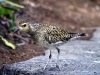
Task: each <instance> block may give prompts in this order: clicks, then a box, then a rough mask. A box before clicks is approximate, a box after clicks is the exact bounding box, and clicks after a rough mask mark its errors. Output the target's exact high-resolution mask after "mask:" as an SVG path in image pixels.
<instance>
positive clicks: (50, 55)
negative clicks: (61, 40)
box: [44, 50, 52, 70]
mask: <svg viewBox="0 0 100 75" xmlns="http://www.w3.org/2000/svg"><path fill="white" fill-rule="evenodd" d="M51 57H52V54H51V50H50V55H49V60H48V61H47V63H46V65H45V67H44V70H45V69H46V67H47V66H48V64H49V62H50V60H51Z"/></svg>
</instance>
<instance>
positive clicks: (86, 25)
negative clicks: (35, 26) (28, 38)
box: [0, 0, 100, 68]
mask: <svg viewBox="0 0 100 75" xmlns="http://www.w3.org/2000/svg"><path fill="white" fill-rule="evenodd" d="M17 3H19V4H21V5H24V6H25V8H24V9H18V11H17V12H16V15H17V20H16V22H15V24H16V25H17V24H18V21H19V20H20V19H22V18H21V17H23V16H24V18H30V19H31V21H32V22H33V23H34V22H40V23H47V24H52V25H56V26H59V27H61V28H63V29H65V30H67V31H69V32H80V33H81V32H84V33H88V34H89V36H88V37H85V38H82V39H84V40H89V39H90V38H91V36H92V33H93V31H94V30H95V29H96V28H97V27H98V26H99V24H100V14H99V13H100V1H99V0H24V1H20V0H18V2H17ZM1 21H2V19H1V17H0V29H1V31H0V35H2V36H4V37H5V38H6V39H8V40H9V41H10V42H12V43H14V44H17V45H16V46H17V48H16V49H15V50H12V49H11V48H9V47H7V46H5V45H4V43H3V42H2V41H1V40H0V68H1V67H2V66H3V65H6V64H10V63H14V62H19V61H24V60H27V59H30V58H32V57H34V56H37V55H41V54H42V55H43V54H44V51H45V50H46V49H45V48H43V47H39V46H36V45H34V44H33V42H31V43H27V42H25V44H24V45H18V44H19V43H21V42H22V40H20V39H18V38H16V37H12V36H10V35H9V33H8V32H7V28H6V24H2V23H1ZM19 35H21V34H19ZM24 35H27V34H24ZM24 35H23V37H25V36H24Z"/></svg>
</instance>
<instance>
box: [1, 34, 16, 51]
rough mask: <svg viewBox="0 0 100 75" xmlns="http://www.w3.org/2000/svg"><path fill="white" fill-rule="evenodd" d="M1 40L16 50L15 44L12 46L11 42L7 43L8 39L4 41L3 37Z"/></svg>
mask: <svg viewBox="0 0 100 75" xmlns="http://www.w3.org/2000/svg"><path fill="white" fill-rule="evenodd" d="M0 38H1V39H2V41H3V42H4V43H5V44H6V45H7V46H9V47H11V48H12V49H16V46H15V45H14V44H12V43H11V42H9V41H7V40H6V39H4V38H3V37H2V36H1V35H0Z"/></svg>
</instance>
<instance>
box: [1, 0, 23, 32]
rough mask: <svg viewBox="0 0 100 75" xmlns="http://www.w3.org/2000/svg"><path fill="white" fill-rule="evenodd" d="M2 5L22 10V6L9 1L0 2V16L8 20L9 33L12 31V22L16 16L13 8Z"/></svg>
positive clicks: (2, 0)
mask: <svg viewBox="0 0 100 75" xmlns="http://www.w3.org/2000/svg"><path fill="white" fill-rule="evenodd" d="M3 3H6V4H9V5H10V6H14V7H18V8H24V6H22V5H19V4H16V3H14V2H11V1H9V0H0V15H2V16H5V17H7V18H8V19H9V25H10V26H9V29H8V30H9V31H12V30H14V22H15V20H16V15H15V14H14V12H15V11H16V9H15V8H12V7H8V6H4V5H3Z"/></svg>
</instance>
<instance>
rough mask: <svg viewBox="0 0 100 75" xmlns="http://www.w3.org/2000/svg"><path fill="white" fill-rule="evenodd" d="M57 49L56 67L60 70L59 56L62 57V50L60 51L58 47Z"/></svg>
mask: <svg viewBox="0 0 100 75" xmlns="http://www.w3.org/2000/svg"><path fill="white" fill-rule="evenodd" d="M56 49H57V51H58V56H57V63H56V67H57V68H58V69H59V55H60V49H59V48H58V47H56Z"/></svg>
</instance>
